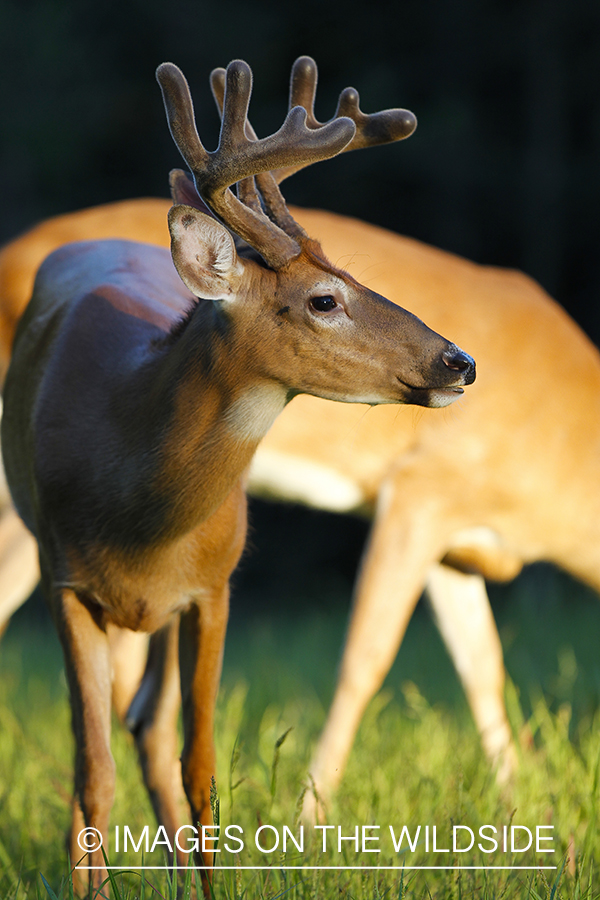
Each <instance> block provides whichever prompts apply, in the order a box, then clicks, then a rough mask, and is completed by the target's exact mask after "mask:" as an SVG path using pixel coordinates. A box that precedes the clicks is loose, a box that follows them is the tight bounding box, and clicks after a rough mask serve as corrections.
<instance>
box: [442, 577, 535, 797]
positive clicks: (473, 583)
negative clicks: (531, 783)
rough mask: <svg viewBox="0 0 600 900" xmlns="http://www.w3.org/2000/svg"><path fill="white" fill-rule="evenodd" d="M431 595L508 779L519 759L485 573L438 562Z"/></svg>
mask: <svg viewBox="0 0 600 900" xmlns="http://www.w3.org/2000/svg"><path fill="white" fill-rule="evenodd" d="M427 594H428V597H429V601H430V603H431V606H432V608H433V611H434V614H435V619H436V622H437V626H438V628H439V630H440V633H441V635H442V637H443V639H444V643H445V644H446V647H447V649H448V652H449V654H450V656H451V658H452V661H453V662H454V665H455V667H456V671H457V672H458V674H459V677H460V680H461V682H462V684H463V687H464V689H465V693H466V695H467V699H468V701H469V705H470V707H471V710H472V712H473V718H474V719H475V723H476V725H477V729H478V731H479V734H480V735H481V741H482V744H483V748H484V750H485V753H486V755H487V757H488V759H489V760H490V761H491V763H492V765H493V766H494V767H496V777H497V779H498V782H499V783H500V784H505V783H506V782H507V781H508V780H509V779H510V777H511V775H512V774H513V772H514V771H515V768H516V764H517V756H516V751H515V746H514V743H513V739H512V734H511V730H510V725H509V724H508V719H507V717H506V708H505V705H504V663H503V659H502V645H501V643H500V637H499V635H498V629H497V628H496V623H495V621H494V616H493V614H492V610H491V608H490V603H489V599H488V595H487V591H486V589H485V582H484V580H483V578H482V577H481V576H480V575H465V574H463V573H462V572H458V571H456V570H455V569H451V568H449V567H448V566H444V565H435V566H432V567H431V569H430V571H429V574H428V576H427Z"/></svg>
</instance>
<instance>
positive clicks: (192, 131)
mask: <svg viewBox="0 0 600 900" xmlns="http://www.w3.org/2000/svg"><path fill="white" fill-rule="evenodd" d="M156 80H157V81H158V83H159V85H160V89H161V91H162V96H163V102H164V104H165V112H166V114H167V122H168V123H169V131H170V132H171V136H172V138H173V140H174V141H175V144H176V145H177V148H178V149H179V152H180V153H181V155H182V156H183V158H184V159H185V161H186V163H187V164H188V166H189V167H190V169H191V170H192V171H194V170H195V169H200V168H201V167H202V166H203V165H206V163H207V161H208V153H207V152H206V150H205V149H204V147H203V146H202V141H201V140H200V138H199V136H198V132H197V131H196V119H195V116H194V105H193V103H192V97H191V94H190V89H189V87H188V83H187V81H186V80H185V77H184V75H183V72H182V71H181V69H178V68H177V66H176V65H174V64H173V63H169V62H166V63H162V64H161V65H160V66H159V67H158V69H157V70H156Z"/></svg>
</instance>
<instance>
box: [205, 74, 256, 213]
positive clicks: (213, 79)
mask: <svg viewBox="0 0 600 900" xmlns="http://www.w3.org/2000/svg"><path fill="white" fill-rule="evenodd" d="M226 77H227V71H226V70H225V69H222V68H218V69H213V70H212V72H211V73H210V89H211V91H212V95H213V97H214V99H215V103H216V104H217V109H218V110H219V117H220V118H222V117H223V103H224V102H225V81H226ZM244 131H245V134H246V137H247V138H249V140H253V141H256V140H257V136H256V132H255V131H254V128H253V127H252V125H251V124H250V122H249V121H248V117H247V116H246V123H245V127H244ZM237 195H238V198H239V199H240V200H241V201H242V203H244V204H245V206H249V207H250V209H253V210H254V211H255V212H257V213H258V212H262V204H261V202H260V197H259V196H258V192H257V190H256V185H255V183H254V178H245V179H244V180H243V181H238V184H237Z"/></svg>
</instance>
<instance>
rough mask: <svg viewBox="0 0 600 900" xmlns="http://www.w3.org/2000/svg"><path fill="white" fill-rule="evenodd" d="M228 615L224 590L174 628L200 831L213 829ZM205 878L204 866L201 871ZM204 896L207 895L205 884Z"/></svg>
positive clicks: (186, 754)
mask: <svg viewBox="0 0 600 900" xmlns="http://www.w3.org/2000/svg"><path fill="white" fill-rule="evenodd" d="M228 613H229V588H228V586H227V585H226V586H225V587H224V588H223V589H222V590H221V591H219V592H214V593H213V595H212V596H210V597H207V598H203V599H202V600H201V601H200V602H199V603H198V604H197V605H196V604H194V605H193V606H191V607H190V608H189V609H188V610H187V611H186V612H185V613H182V615H181V624H180V629H179V663H180V671H181V699H182V706H183V730H184V746H183V753H182V757H181V769H182V775H183V786H184V788H185V793H186V795H187V798H188V801H189V804H190V808H191V812H192V824H193V825H194V826H196V827H197V828H199V831H200V830H201V828H202V826H205V827H206V826H212V825H213V817H212V810H211V805H210V789H211V782H212V779H213V777H214V776H215V749H214V734H213V731H214V713H215V704H216V700H217V693H218V690H219V681H220V678H221V666H222V662H223V646H224V643H225V631H226V628H227V618H228ZM214 834H215V833H214V832H213V831H212V830H209V831H207V832H206V838H207V840H206V842H205V850H204V851H203V852H202V837H201V836H200V852H199V857H200V865H202V866H206V867H210V866H211V865H212V862H213V859H212V858H213V853H212V852H211V848H212V847H213V846H214V844H213V843H212V842H211V840H210V838H211V837H212V836H213V835H214ZM205 872H206V878H209V877H210V872H209V868H207V869H206V870H205ZM204 888H205V893H207V892H208V887H207V881H206V879H205V881H204Z"/></svg>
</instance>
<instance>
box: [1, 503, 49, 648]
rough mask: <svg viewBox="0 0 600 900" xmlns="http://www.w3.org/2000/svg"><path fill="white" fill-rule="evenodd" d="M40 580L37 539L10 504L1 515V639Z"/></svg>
mask: <svg viewBox="0 0 600 900" xmlns="http://www.w3.org/2000/svg"><path fill="white" fill-rule="evenodd" d="M39 580H40V570H39V565H38V550H37V544H36V542H35V539H34V537H33V535H32V534H31V533H30V532H29V531H28V530H27V528H25V526H24V525H23V522H22V521H21V519H20V518H19V516H18V515H17V513H16V512H15V510H14V508H13V506H12V505H7V506H6V507H5V508H4V509H3V510H2V513H1V514H0V636H1V635H2V634H3V632H4V630H5V628H6V626H7V625H8V621H9V619H10V617H11V616H12V614H13V613H14V612H15V610H17V609H18V608H19V606H21V604H22V603H24V602H25V600H26V599H27V598H28V597H29V595H30V594H31V592H32V591H33V589H34V588H35V586H36V584H37V583H38V581H39Z"/></svg>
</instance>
